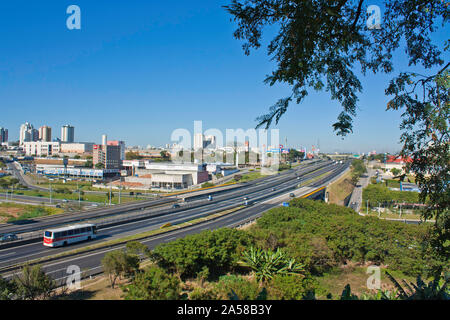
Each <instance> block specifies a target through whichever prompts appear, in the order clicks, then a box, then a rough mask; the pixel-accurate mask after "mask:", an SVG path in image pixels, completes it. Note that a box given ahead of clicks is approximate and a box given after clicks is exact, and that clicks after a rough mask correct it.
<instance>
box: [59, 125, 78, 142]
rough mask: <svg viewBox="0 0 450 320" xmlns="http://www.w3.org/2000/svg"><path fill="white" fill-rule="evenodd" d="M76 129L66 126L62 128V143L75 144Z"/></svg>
mask: <svg viewBox="0 0 450 320" xmlns="http://www.w3.org/2000/svg"><path fill="white" fill-rule="evenodd" d="M74 141H75V128H74V127H72V126H70V125H68V124H66V125H65V126H62V128H61V142H74Z"/></svg>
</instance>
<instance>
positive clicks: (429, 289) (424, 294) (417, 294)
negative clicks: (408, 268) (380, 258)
mask: <svg viewBox="0 0 450 320" xmlns="http://www.w3.org/2000/svg"><path fill="white" fill-rule="evenodd" d="M386 275H387V276H388V277H389V279H390V280H391V281H392V283H393V284H394V286H395V287H396V288H397V290H398V297H399V298H400V299H402V300H449V299H450V289H449V288H448V286H447V285H448V283H449V278H448V277H443V279H441V277H436V278H435V279H434V280H433V281H430V282H429V283H428V284H427V283H425V282H424V281H423V280H422V278H421V277H420V276H418V277H417V280H416V283H412V282H410V283H409V284H408V283H407V282H406V281H405V280H403V281H402V282H403V286H402V285H401V284H400V283H399V282H398V281H397V280H396V279H395V278H394V277H393V276H392V275H390V274H389V273H388V272H386Z"/></svg>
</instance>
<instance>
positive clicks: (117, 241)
mask: <svg viewBox="0 0 450 320" xmlns="http://www.w3.org/2000/svg"><path fill="white" fill-rule="evenodd" d="M242 208H244V206H239V207H236V208H232V209H228V210H224V211H220V212H217V213H213V214H211V215H208V216H206V217H202V218H197V219H194V220H190V221H186V222H183V223H180V224H176V225H172V226H167V227H164V228H160V229H156V230H151V231H147V232H142V233H138V234H133V235H131V236H127V237H123V238H119V239H114V240H110V241H105V242H101V243H98V244H94V245H92V246H88V247H83V248H80V249H74V250H71V251H66V252H62V253H59V254H55V255H52V256H47V257H42V258H39V259H35V260H29V261H27V262H26V263H19V264H16V265H12V266H7V267H4V268H3V269H17V268H20V267H22V266H24V265H25V264H37V263H40V262H45V261H48V260H54V259H60V258H64V257H67V256H72V255H78V254H81V253H83V252H89V251H93V250H97V249H101V248H106V247H111V246H115V245H119V244H125V243H127V242H129V241H137V240H142V239H145V238H148V237H151V236H155V235H158V234H162V233H167V232H170V231H174V230H177V229H182V228H186V227H190V226H192V225H195V224H199V223H202V222H205V221H208V220H213V219H215V218H218V217H221V216H224V215H227V214H230V213H233V212H236V211H238V210H241V209H242ZM162 226H164V225H162ZM0 270H1V269H0Z"/></svg>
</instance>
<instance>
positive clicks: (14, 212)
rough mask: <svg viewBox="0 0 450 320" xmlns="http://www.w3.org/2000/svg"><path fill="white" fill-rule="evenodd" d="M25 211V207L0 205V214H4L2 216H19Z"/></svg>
mask: <svg viewBox="0 0 450 320" xmlns="http://www.w3.org/2000/svg"><path fill="white" fill-rule="evenodd" d="M25 212H26V210H25V209H24V208H14V207H3V206H0V215H2V216H9V217H13V218H17V217H19V216H20V215H21V214H23V213H25Z"/></svg>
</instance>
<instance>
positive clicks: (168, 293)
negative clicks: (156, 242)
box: [123, 267, 181, 300]
mask: <svg viewBox="0 0 450 320" xmlns="http://www.w3.org/2000/svg"><path fill="white" fill-rule="evenodd" d="M123 290H124V292H125V295H124V298H125V299H126V300H177V299H179V298H180V293H181V288H180V281H179V279H178V278H177V277H176V276H174V275H169V274H167V273H166V272H165V271H164V270H162V269H161V268H158V267H150V268H148V269H147V270H145V271H144V272H139V273H137V274H136V276H135V277H134V279H133V281H132V283H131V284H129V285H127V286H126V287H125V288H124V289H123Z"/></svg>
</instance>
